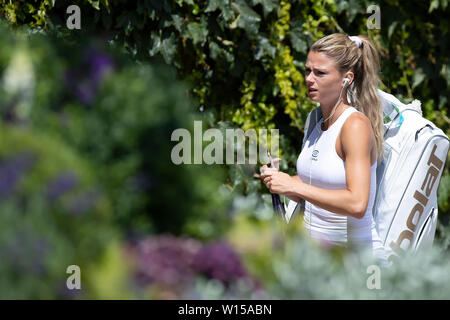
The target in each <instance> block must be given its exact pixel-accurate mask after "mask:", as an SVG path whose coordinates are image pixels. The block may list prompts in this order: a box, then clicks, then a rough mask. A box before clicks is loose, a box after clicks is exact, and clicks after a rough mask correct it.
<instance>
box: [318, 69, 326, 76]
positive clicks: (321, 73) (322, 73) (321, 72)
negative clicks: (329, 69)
mask: <svg viewBox="0 0 450 320" xmlns="http://www.w3.org/2000/svg"><path fill="white" fill-rule="evenodd" d="M317 74H318V75H319V76H323V75H324V74H325V72H323V71H319V70H317Z"/></svg>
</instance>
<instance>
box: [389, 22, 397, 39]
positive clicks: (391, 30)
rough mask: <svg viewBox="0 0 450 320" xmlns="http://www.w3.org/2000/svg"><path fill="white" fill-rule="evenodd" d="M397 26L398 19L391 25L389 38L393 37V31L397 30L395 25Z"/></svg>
mask: <svg viewBox="0 0 450 320" xmlns="http://www.w3.org/2000/svg"><path fill="white" fill-rule="evenodd" d="M396 26H397V21H395V22H393V23H391V25H390V26H389V28H388V39H391V37H392V33H394V31H395V27H396Z"/></svg>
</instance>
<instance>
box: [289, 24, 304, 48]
mask: <svg viewBox="0 0 450 320" xmlns="http://www.w3.org/2000/svg"><path fill="white" fill-rule="evenodd" d="M301 34H302V30H300V29H294V30H292V31H290V32H289V36H290V38H291V43H292V47H293V48H294V49H295V50H296V51H297V52H300V53H306V51H307V49H308V44H307V43H306V41H305V40H303V39H302V37H301Z"/></svg>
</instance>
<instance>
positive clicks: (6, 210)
mask: <svg viewBox="0 0 450 320" xmlns="http://www.w3.org/2000/svg"><path fill="white" fill-rule="evenodd" d="M0 37H1V38H2V40H3V45H2V46H1V47H0V83H1V85H0V117H1V120H0V256H1V257H2V263H0V273H1V274H2V277H1V279H0V298H3V299H5V298H6V299H9V298H22V299H29V298H35V299H36V298H37V299H78V298H81V299H84V298H88V299H132V298H137V299H236V298H241V299H255V298H263V299H316V298H319V299H320V298H333V299H334V298H338V299H339V298H368V299H371V298H380V297H382V298H383V297H384V298H402V297H412V298H448V297H449V296H450V281H449V275H448V261H449V260H448V252H445V251H440V246H437V247H436V248H435V249H434V250H432V251H430V253H429V254H427V255H426V256H420V255H418V256H412V257H407V258H405V259H404V260H403V262H402V263H400V264H399V265H398V266H395V267H393V268H391V269H389V270H387V269H383V271H382V272H383V290H382V291H376V290H375V291H372V290H369V289H368V288H367V286H366V279H367V276H368V275H367V272H366V268H365V267H366V265H368V264H370V263H375V262H374V261H372V260H371V259H370V258H364V259H363V261H360V260H359V259H358V258H357V257H355V256H353V255H351V254H348V253H346V252H341V251H335V250H328V251H324V250H322V249H320V248H318V247H316V246H315V245H314V244H311V243H310V242H309V241H308V240H307V239H306V238H305V237H303V235H302V232H301V223H300V222H299V221H298V223H295V224H290V225H289V226H286V225H285V224H284V223H282V222H281V221H280V220H278V219H277V217H276V216H274V214H273V212H272V210H271V204H270V197H268V195H267V194H266V195H262V196H261V195H259V194H258V185H257V184H258V183H259V182H257V181H252V178H251V172H249V170H247V169H245V168H243V167H239V166H235V167H233V169H232V170H231V171H232V174H233V177H234V178H233V181H232V188H228V187H226V186H225V185H224V181H225V178H224V177H225V172H226V170H225V168H224V167H222V166H206V165H184V166H176V165H174V164H173V163H172V162H171V159H170V151H171V148H172V147H173V145H174V142H172V141H171V140H170V136H171V133H172V132H173V130H174V129H177V128H188V129H192V125H193V120H194V119H203V120H205V121H204V123H205V124H207V123H208V121H207V120H208V119H204V118H202V117H201V116H200V115H198V114H196V113H195V112H194V111H193V110H196V107H194V106H195V104H196V102H195V101H192V100H191V99H190V98H189V97H188V96H187V94H186V92H187V86H186V84H184V83H182V82H180V81H179V80H177V78H176V75H175V74H174V72H173V70H172V69H170V68H168V67H167V66H165V65H164V64H163V63H161V62H160V61H158V60H155V61H153V63H151V64H142V63H137V62H135V61H131V60H129V59H128V58H127V56H126V55H125V54H123V53H122V52H121V51H120V50H118V49H117V48H115V46H114V45H113V44H110V45H104V44H105V43H107V41H106V40H105V39H101V38H88V37H86V38H82V37H78V38H77V37H76V38H75V39H72V41H61V39H58V38H53V37H51V36H48V35H47V36H44V35H41V34H29V33H28V32H26V31H14V32H12V31H11V30H9V29H7V28H4V27H2V28H0ZM250 171H251V170H250ZM243 185H247V186H248V187H247V188H244V187H243ZM230 189H233V191H231V190H230ZM243 193H245V194H246V195H245V196H243V195H242V194H243ZM69 265H78V266H79V267H80V269H81V279H82V288H81V290H69V289H68V288H67V286H66V281H67V278H68V276H69V275H68V274H67V273H66V269H67V267H68V266H69Z"/></svg>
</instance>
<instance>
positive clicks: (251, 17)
mask: <svg viewBox="0 0 450 320" xmlns="http://www.w3.org/2000/svg"><path fill="white" fill-rule="evenodd" d="M233 6H234V7H235V8H236V10H237V11H238V12H239V14H240V15H241V17H242V18H243V19H245V20H247V21H249V22H260V21H261V17H260V16H259V15H258V14H257V13H256V12H255V11H254V10H253V9H252V8H250V7H249V6H248V5H247V4H246V3H245V2H240V3H236V2H233Z"/></svg>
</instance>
